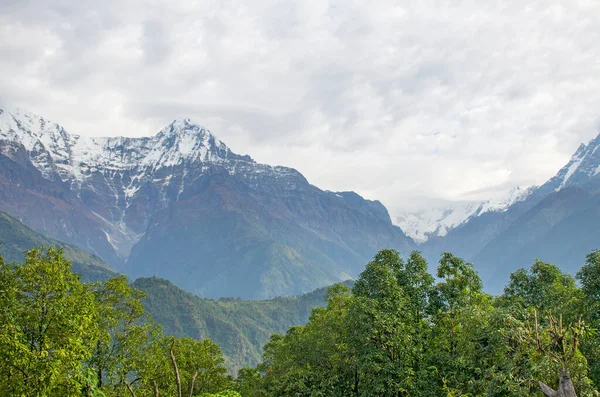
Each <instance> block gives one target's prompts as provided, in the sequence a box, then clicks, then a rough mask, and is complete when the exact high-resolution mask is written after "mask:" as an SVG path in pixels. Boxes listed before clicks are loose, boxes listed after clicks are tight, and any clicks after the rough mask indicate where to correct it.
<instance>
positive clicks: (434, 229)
mask: <svg viewBox="0 0 600 397" xmlns="http://www.w3.org/2000/svg"><path fill="white" fill-rule="evenodd" d="M534 189H535V187H530V188H527V189H522V188H521V187H519V186H516V187H514V188H512V189H511V190H510V191H509V192H507V193H506V194H504V195H502V196H501V197H499V198H496V199H492V200H485V201H466V202H465V201H448V202H446V203H444V204H443V205H442V206H434V207H429V208H426V209H423V210H420V211H416V212H405V213H402V214H400V215H398V216H397V217H396V222H395V223H396V225H398V226H399V227H400V228H401V229H402V230H403V231H404V232H405V233H406V234H407V235H408V236H410V237H411V238H412V239H413V240H415V241H416V242H417V243H424V242H425V241H427V240H428V239H429V238H431V237H434V236H439V237H441V236H445V235H446V234H448V232H449V231H450V230H452V229H454V228H456V227H458V226H460V225H462V224H463V223H465V222H467V221H468V220H469V219H471V218H473V217H476V216H480V215H482V214H484V213H486V212H503V211H506V210H507V209H508V208H509V207H510V206H511V205H513V204H514V203H516V202H518V201H522V200H525V199H526V198H527V197H528V196H529V195H530V194H531V193H532V192H533V191H534Z"/></svg>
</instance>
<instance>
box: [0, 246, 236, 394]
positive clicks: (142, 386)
mask: <svg viewBox="0 0 600 397" xmlns="http://www.w3.org/2000/svg"><path fill="white" fill-rule="evenodd" d="M143 296H144V294H143V293H142V292H141V291H139V290H136V289H134V288H132V287H131V286H130V285H129V284H128V283H127V280H126V278H125V277H124V276H120V277H116V278H112V279H109V280H107V281H106V282H104V283H98V282H96V283H92V284H85V283H82V282H81V280H80V276H78V275H76V274H74V273H73V272H72V271H71V262H70V261H68V260H67V259H65V257H64V253H63V251H62V250H61V249H56V248H43V247H42V248H36V249H32V250H30V251H28V252H27V253H26V256H25V261H24V263H23V264H21V265H17V264H7V263H6V262H5V261H4V260H3V258H2V257H1V256H0V395H2V396H37V397H42V396H61V397H62V396H84V395H85V396H105V397H107V396H123V395H127V394H130V395H132V396H135V395H136V393H139V394H140V395H144V396H145V395H156V394H155V393H156V392H158V393H160V395H174V390H175V387H176V386H175V385H176V384H177V382H176V380H175V379H176V377H175V374H174V371H173V368H172V367H171V362H176V361H178V362H179V369H180V370H179V374H180V375H181V379H182V380H183V382H185V385H186V387H187V392H186V395H190V396H200V395H203V394H206V393H213V394H215V395H223V396H235V395H236V393H235V392H233V391H231V390H230V387H231V379H230V378H229V377H227V376H226V375H225V371H226V369H225V367H224V365H223V361H224V359H223V356H222V354H221V350H220V349H219V347H218V346H217V345H216V344H215V343H214V342H212V341H211V340H209V339H204V340H202V341H198V340H193V339H190V338H184V339H178V338H172V337H167V336H165V335H164V334H163V333H162V331H161V330H160V327H158V326H157V325H156V324H155V323H154V322H153V321H152V320H151V319H150V318H149V317H148V316H147V315H146V314H145V312H144V308H143V305H142V301H141V300H142V298H143ZM173 347H175V354H174V355H173V358H171V353H172V352H173V350H172V349H173ZM171 360H173V361H171ZM192 379H193V380H192ZM228 390H229V391H228ZM219 393H224V394H219Z"/></svg>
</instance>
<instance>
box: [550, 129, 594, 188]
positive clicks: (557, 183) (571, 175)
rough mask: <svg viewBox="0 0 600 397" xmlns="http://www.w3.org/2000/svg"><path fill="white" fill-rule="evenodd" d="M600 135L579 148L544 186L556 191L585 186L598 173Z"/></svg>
mask: <svg viewBox="0 0 600 397" xmlns="http://www.w3.org/2000/svg"><path fill="white" fill-rule="evenodd" d="M599 147H600V135H598V136H597V137H596V138H594V139H592V140H590V141H589V142H588V144H587V145H584V144H583V143H582V144H581V145H580V146H579V148H578V149H577V151H576V152H575V154H573V156H572V157H571V159H570V160H569V162H568V163H567V164H566V165H565V166H564V167H563V168H561V169H560V171H558V173H557V174H556V176H555V177H553V178H552V179H550V180H549V181H548V182H547V183H546V186H547V187H548V188H551V190H554V191H558V190H561V189H563V188H565V187H567V186H571V185H575V186H581V185H585V184H586V183H588V182H589V181H590V179H591V178H593V177H594V176H596V175H597V174H598V173H600V151H598V148H599Z"/></svg>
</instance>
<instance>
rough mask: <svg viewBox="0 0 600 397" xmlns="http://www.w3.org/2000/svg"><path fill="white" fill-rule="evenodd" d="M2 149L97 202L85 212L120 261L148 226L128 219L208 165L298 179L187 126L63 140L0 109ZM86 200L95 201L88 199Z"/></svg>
mask: <svg viewBox="0 0 600 397" xmlns="http://www.w3.org/2000/svg"><path fill="white" fill-rule="evenodd" d="M0 141H2V143H1V144H0V152H2V153H4V154H5V155H6V156H8V157H11V155H14V153H16V152H17V148H18V146H19V145H22V147H23V148H24V149H25V151H26V153H27V155H28V158H29V159H30V160H31V162H32V164H33V165H34V166H35V168H36V169H37V170H38V171H40V173H41V174H42V176H43V177H44V178H45V179H47V180H50V181H57V182H62V183H65V184H68V185H69V186H70V189H71V190H72V191H73V192H75V193H76V195H77V196H78V197H79V198H81V199H82V201H83V202H84V203H87V204H92V203H90V200H93V201H97V200H98V197H97V195H100V196H102V197H103V200H102V201H103V202H102V205H92V206H91V207H92V209H93V213H94V214H95V215H96V216H97V217H98V218H99V220H101V221H103V222H104V223H106V227H105V228H103V231H104V233H105V234H106V237H107V239H108V242H109V243H110V244H111V245H112V246H113V247H114V249H115V250H116V251H117V254H119V255H120V256H122V257H127V256H128V255H129V251H130V250H131V247H133V245H134V244H135V243H137V242H138V241H139V239H140V238H141V236H142V235H143V233H144V230H145V228H146V226H147V222H139V220H138V221H135V220H134V219H131V218H132V217H134V216H135V217H138V218H139V217H140V216H141V217H142V218H146V220H148V215H149V212H151V210H152V209H153V210H156V209H160V208H165V207H167V206H168V205H169V204H170V203H171V202H172V201H177V200H179V199H180V197H181V195H182V194H184V193H185V187H186V183H187V182H188V179H189V178H188V174H189V173H190V170H191V169H193V174H194V177H198V175H199V174H202V172H203V171H205V170H206V169H207V168H208V167H210V166H214V165H218V166H220V167H222V168H223V169H225V170H226V171H227V172H228V173H229V174H230V175H234V174H235V173H239V172H241V173H244V174H245V175H246V177H247V178H248V179H249V180H253V179H254V180H256V179H257V178H258V177H259V175H262V174H267V175H269V176H271V177H274V178H277V179H285V177H286V176H289V175H294V176H298V175H299V173H298V172H297V171H295V170H293V169H290V168H285V167H271V166H268V165H263V164H257V163H256V162H255V161H254V160H252V159H251V158H250V157H249V156H240V155H237V154H234V153H233V152H231V150H230V149H229V148H228V147H227V146H226V145H225V144H224V143H223V142H221V141H220V140H219V139H218V138H216V137H215V136H214V135H213V134H212V133H211V132H210V131H209V130H208V129H206V128H204V127H201V126H199V125H197V124H194V123H192V122H191V121H190V120H189V119H182V120H174V121H173V122H172V123H171V124H170V125H168V126H167V127H165V128H164V129H163V130H161V131H159V132H158V133H157V134H156V135H155V136H153V137H142V138H125V137H107V138H95V137H86V136H80V135H75V134H69V133H68V132H67V131H65V130H64V128H63V127H61V126H60V125H58V124H56V123H53V122H49V121H47V120H45V119H44V118H42V117H40V116H37V115H35V114H32V113H29V112H27V111H24V110H21V109H17V110H15V111H13V112H9V111H7V110H3V109H0ZM173 170H179V171H181V172H172V171H173ZM173 191H176V192H177V194H172V192H173ZM92 192H93V193H96V194H95V195H94V197H92V198H91V199H90V197H89V196H90V193H92ZM132 205H133V206H134V207H136V205H137V207H139V206H140V205H141V206H142V207H145V208H146V210H148V211H147V212H148V213H147V214H140V213H139V208H138V209H135V210H133V209H132V211H130V208H131V207H132ZM148 207H154V208H148ZM129 212H133V214H132V216H130V214H129Z"/></svg>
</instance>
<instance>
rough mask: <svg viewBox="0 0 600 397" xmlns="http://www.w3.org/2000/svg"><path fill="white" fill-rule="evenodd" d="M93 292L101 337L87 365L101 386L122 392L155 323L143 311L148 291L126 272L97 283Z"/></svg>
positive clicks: (99, 386) (100, 387) (136, 365)
mask: <svg viewBox="0 0 600 397" xmlns="http://www.w3.org/2000/svg"><path fill="white" fill-rule="evenodd" d="M94 295H95V302H96V306H97V319H96V321H97V322H98V323H99V325H100V329H101V337H100V338H99V339H98V341H97V342H96V345H95V347H94V350H93V355H92V357H91V359H90V360H89V361H88V365H89V366H90V368H92V369H93V371H94V373H95V374H96V377H97V382H98V383H97V385H98V388H99V389H103V390H105V391H106V392H108V391H111V390H112V391H114V392H115V393H117V394H119V393H122V392H124V391H125V390H126V388H127V384H126V383H127V382H131V378H132V375H133V374H134V373H135V370H136V368H138V366H139V365H140V361H141V360H142V356H143V352H144V350H145V349H146V347H147V344H148V338H149V332H150V328H151V327H153V324H152V323H151V322H150V321H148V319H147V318H146V315H145V313H144V307H143V305H142V298H143V297H144V296H145V294H144V293H143V292H141V291H138V290H136V289H134V288H131V286H130V285H129V284H128V282H127V278H126V277H125V276H119V277H115V278H112V279H109V280H107V281H106V282H104V283H103V284H95V285H94Z"/></svg>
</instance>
